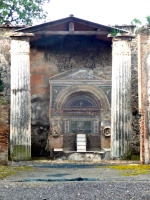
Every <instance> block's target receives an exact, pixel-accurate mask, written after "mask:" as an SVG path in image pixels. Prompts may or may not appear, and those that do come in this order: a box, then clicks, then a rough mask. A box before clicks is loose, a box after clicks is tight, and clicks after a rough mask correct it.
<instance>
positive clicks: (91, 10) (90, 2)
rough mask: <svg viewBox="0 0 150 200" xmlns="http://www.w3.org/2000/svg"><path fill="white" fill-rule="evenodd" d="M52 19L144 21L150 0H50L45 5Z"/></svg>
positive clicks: (148, 12)
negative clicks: (71, 17)
mask: <svg viewBox="0 0 150 200" xmlns="http://www.w3.org/2000/svg"><path fill="white" fill-rule="evenodd" d="M44 8H45V10H46V11H47V12H48V13H49V14H48V19H49V20H50V21H53V20H57V19H61V18H65V17H68V16H69V15H70V14H74V16H75V17H78V18H81V19H85V20H89V21H92V22H96V23H100V24H105V25H108V24H111V25H114V24H118V25H122V24H130V22H131V21H132V20H133V19H134V18H138V19H140V20H142V21H143V23H145V22H144V19H145V17H146V16H147V15H150V0H142V1H141V0H50V3H49V4H48V5H46V6H44Z"/></svg>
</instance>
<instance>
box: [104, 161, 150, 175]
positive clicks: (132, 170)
mask: <svg viewBox="0 0 150 200" xmlns="http://www.w3.org/2000/svg"><path fill="white" fill-rule="evenodd" d="M108 168H112V169H116V170H121V175H123V176H133V175H134V176H136V175H140V174H147V173H149V172H150V165H142V164H140V165H135V164H134V165H117V166H109V167H108Z"/></svg>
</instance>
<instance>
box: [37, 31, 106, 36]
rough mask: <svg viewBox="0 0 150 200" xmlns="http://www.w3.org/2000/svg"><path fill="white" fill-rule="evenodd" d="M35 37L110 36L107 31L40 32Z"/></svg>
mask: <svg viewBox="0 0 150 200" xmlns="http://www.w3.org/2000/svg"><path fill="white" fill-rule="evenodd" d="M34 34H35V35H39V34H40V35H108V34H109V32H107V31H38V32H34Z"/></svg>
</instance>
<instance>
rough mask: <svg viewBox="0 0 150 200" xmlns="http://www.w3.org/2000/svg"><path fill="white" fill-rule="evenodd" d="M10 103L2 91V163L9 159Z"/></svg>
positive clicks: (0, 145) (0, 140)
mask: <svg viewBox="0 0 150 200" xmlns="http://www.w3.org/2000/svg"><path fill="white" fill-rule="evenodd" d="M8 107H9V106H8V104H7V103H6V100H5V99H4V98H3V96H2V94H1V93H0V164H7V161H8V131H9V127H8V114H9V109H8Z"/></svg>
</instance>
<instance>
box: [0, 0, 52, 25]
mask: <svg viewBox="0 0 150 200" xmlns="http://www.w3.org/2000/svg"><path fill="white" fill-rule="evenodd" d="M46 2H49V0H11V1H10V0H0V24H3V23H6V22H11V23H12V24H14V25H15V24H20V25H21V24H23V25H32V24H33V20H39V19H46V16H47V13H46V12H44V10H43V7H42V6H43V5H44V4H45V3H46Z"/></svg>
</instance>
